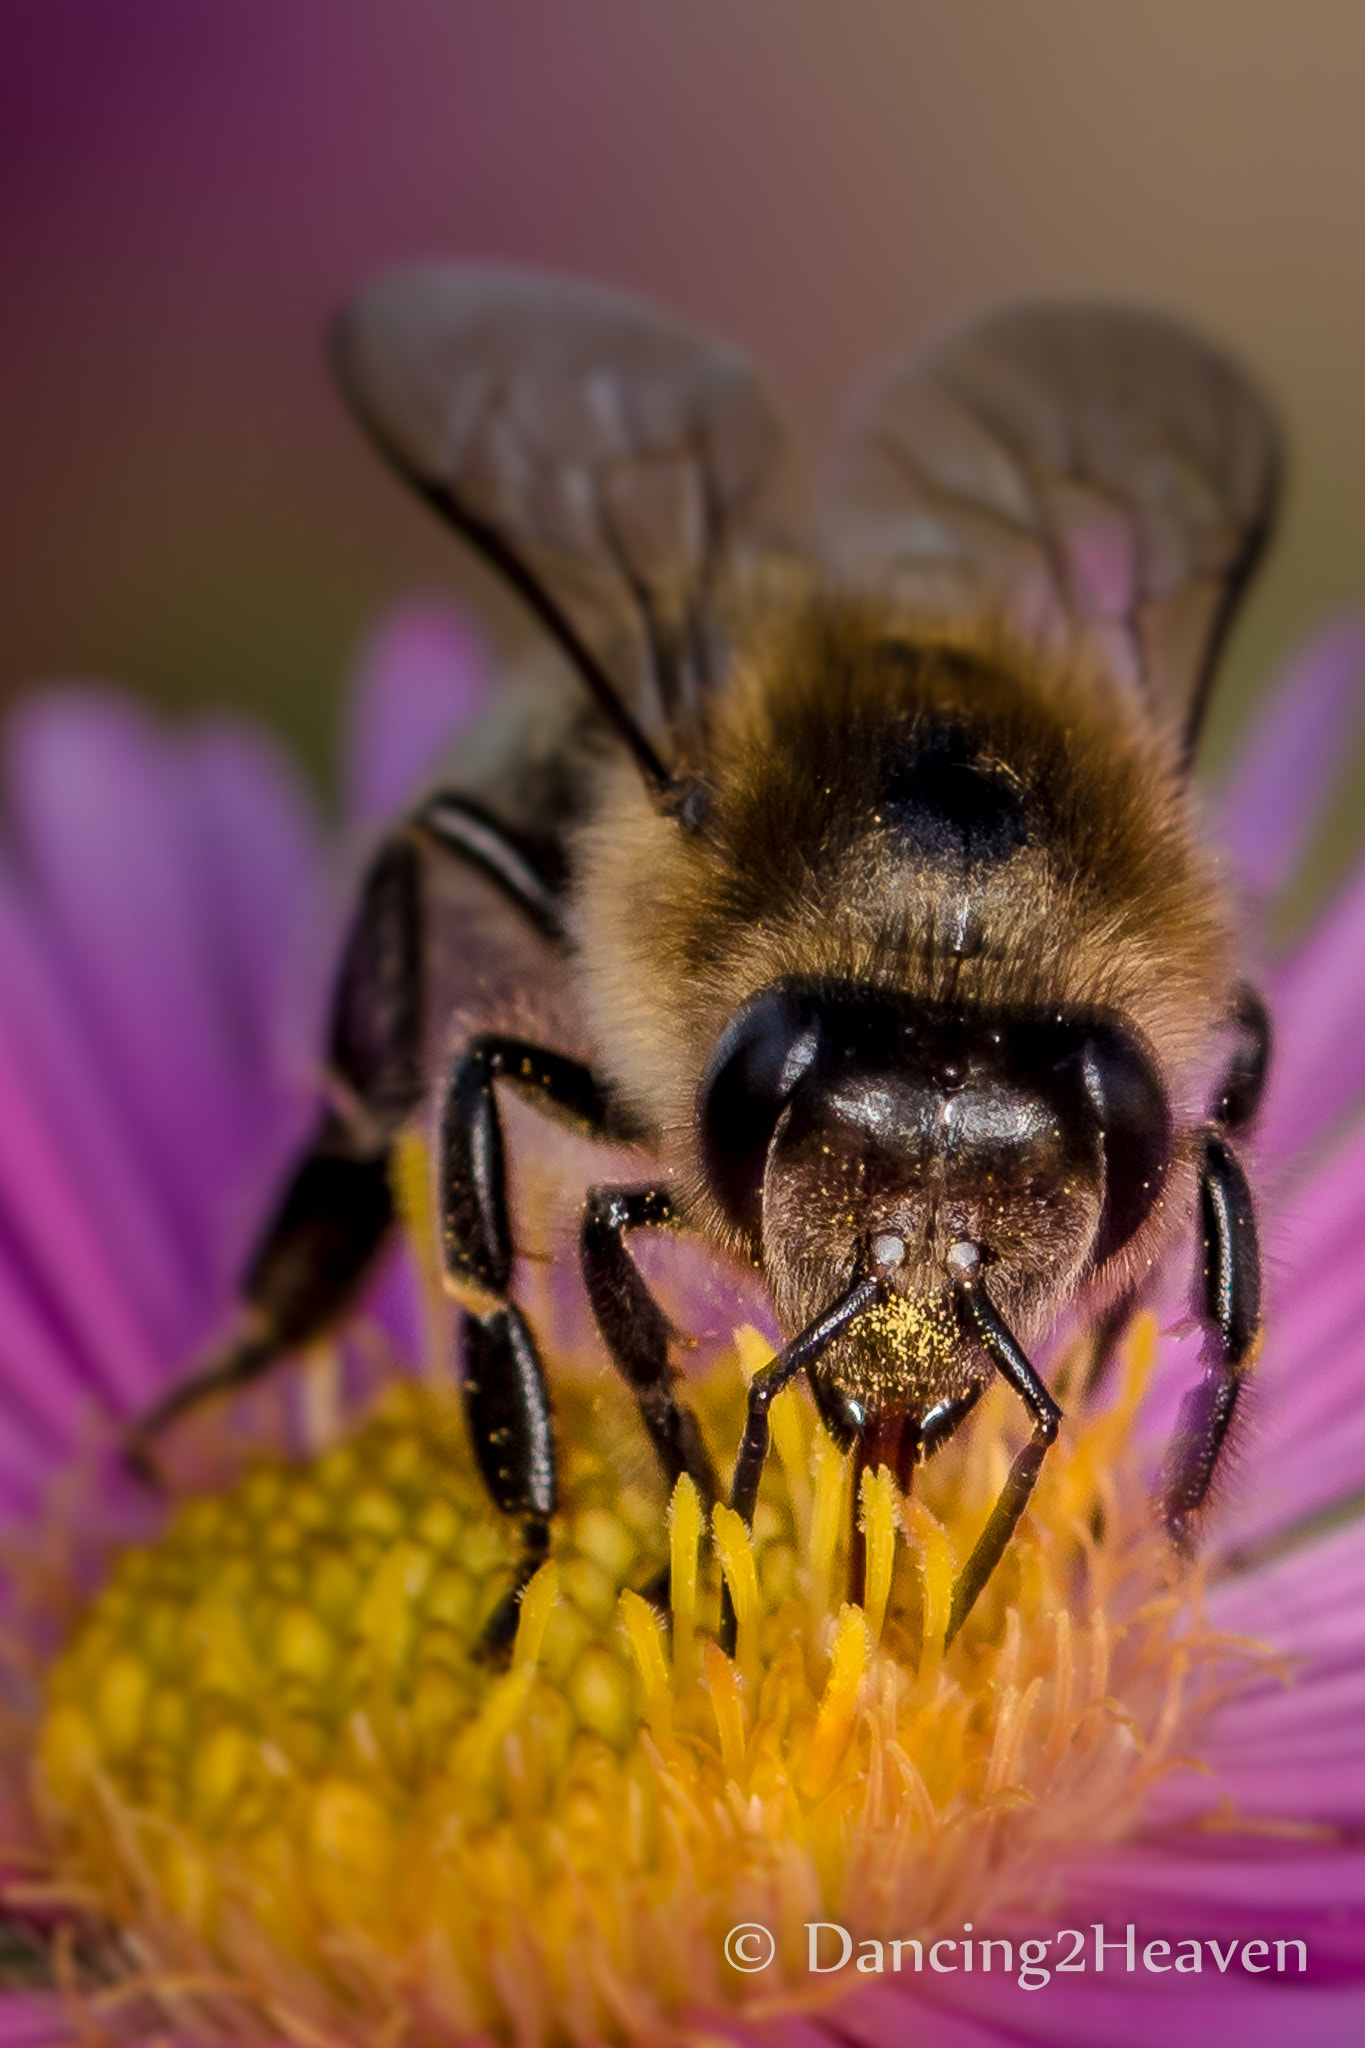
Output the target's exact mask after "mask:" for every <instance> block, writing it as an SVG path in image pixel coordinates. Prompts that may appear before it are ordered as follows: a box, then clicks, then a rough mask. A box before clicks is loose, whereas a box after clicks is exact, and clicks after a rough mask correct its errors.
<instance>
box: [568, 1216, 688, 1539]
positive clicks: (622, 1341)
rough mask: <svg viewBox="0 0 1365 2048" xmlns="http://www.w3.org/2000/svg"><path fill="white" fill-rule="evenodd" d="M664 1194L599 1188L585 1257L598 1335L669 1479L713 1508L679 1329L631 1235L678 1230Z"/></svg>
mask: <svg viewBox="0 0 1365 2048" xmlns="http://www.w3.org/2000/svg"><path fill="white" fill-rule="evenodd" d="M673 1220H674V1217H673V1203H672V1200H671V1199H670V1197H669V1194H668V1191H667V1190H666V1189H665V1188H593V1189H592V1190H591V1191H590V1192H589V1195H588V1200H587V1205H586V1207H585V1209H584V1211H583V1229H582V1235H581V1238H580V1241H579V1252H580V1258H581V1262H582V1267H583V1281H584V1285H585V1286H586V1288H587V1290H588V1298H589V1300H590V1301H591V1303H592V1309H593V1314H594V1315H595V1316H596V1318H597V1327H598V1329H599V1330H600V1331H601V1333H602V1339H603V1342H604V1343H605V1344H606V1347H607V1349H608V1351H610V1353H611V1355H612V1359H613V1362H614V1363H615V1365H616V1369H617V1371H618V1372H619V1373H620V1374H621V1377H622V1378H623V1379H624V1380H625V1382H626V1384H627V1386H628V1387H629V1388H630V1390H631V1392H632V1393H633V1394H634V1396H635V1399H636V1402H637V1404H638V1406H639V1409H640V1416H641V1419H642V1421H643V1422H644V1425H645V1428H646V1429H647V1430H648V1431H649V1434H650V1438H651V1440H652V1442H653V1445H654V1448H655V1450H656V1451H657V1452H658V1455H659V1463H660V1464H661V1465H662V1467H663V1471H664V1478H665V1479H666V1480H667V1482H668V1484H669V1486H670V1487H671V1486H673V1485H675V1484H676V1483H677V1481H678V1480H679V1479H680V1478H681V1476H682V1474H683V1473H684V1472H686V1473H687V1474H688V1475H689V1476H690V1478H691V1479H692V1480H693V1482H694V1483H695V1485H696V1487H697V1490H698V1492H699V1493H700V1494H701V1497H702V1500H703V1501H704V1502H705V1503H706V1505H707V1506H708V1507H710V1506H711V1504H712V1503H713V1502H714V1501H715V1500H716V1499H717V1498H718V1497H719V1492H720V1489H719V1487H718V1486H717V1484H716V1475H715V1471H714V1468H713V1467H712V1464H711V1460H710V1457H709V1456H708V1454H707V1450H706V1446H705V1444H704V1443H703V1442H702V1437H701V1431H700V1430H699V1429H698V1427H697V1419H696V1417H695V1416H694V1415H693V1413H692V1411H691V1410H690V1409H689V1408H686V1407H684V1406H683V1405H682V1403H681V1402H679V1401H678V1399H677V1398H676V1396H675V1394H674V1391H673V1389H674V1383H675V1379H676V1375H675V1373H674V1369H673V1365H672V1363H671V1361H670V1359H669V1355H668V1349H669V1342H670V1339H671V1338H672V1337H673V1335H674V1331H673V1327H672V1325H671V1324H670V1322H669V1320H668V1318H667V1316H666V1315H665V1314H664V1313H663V1310H662V1309H661V1308H660V1307H659V1304H658V1303H657V1301H655V1299H654V1297H653V1295H652V1294H651V1293H650V1291H649V1289H648V1288H647V1287H646V1285H645V1283H644V1281H643V1280H642V1278H641V1277H640V1269H639V1267H638V1266H637V1265H636V1263H635V1261H634V1259H633V1258H632V1257H631V1254H630V1249H629V1246H628V1245H627V1243H626V1232H627V1231H629V1230H642V1229H649V1228H651V1227H652V1228H656V1229H657V1228H658V1227H660V1226H661V1225H667V1224H670V1223H672V1222H673Z"/></svg>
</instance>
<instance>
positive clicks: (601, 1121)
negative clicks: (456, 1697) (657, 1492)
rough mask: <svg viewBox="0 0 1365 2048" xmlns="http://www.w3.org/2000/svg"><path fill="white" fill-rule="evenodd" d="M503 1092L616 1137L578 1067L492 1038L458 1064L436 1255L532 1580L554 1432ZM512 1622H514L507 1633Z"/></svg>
mask: <svg viewBox="0 0 1365 2048" xmlns="http://www.w3.org/2000/svg"><path fill="white" fill-rule="evenodd" d="M499 1081H501V1082H504V1083H506V1084H509V1085H511V1086H513V1087H517V1088H521V1089H523V1090H525V1091H526V1092H528V1093H530V1094H533V1095H534V1096H535V1097H536V1098H537V1100H538V1101H540V1102H542V1103H544V1104H545V1105H546V1106H547V1107H548V1108H550V1109H551V1110H553V1111H556V1112H558V1114H559V1115H560V1116H562V1117H564V1118H565V1119H566V1120H568V1121H569V1122H571V1123H574V1124H576V1125H578V1126H580V1127H581V1128H582V1129H584V1130H586V1131H588V1132H592V1133H601V1132H605V1131H609V1130H610V1129H611V1128H612V1119H611V1113H610V1109H609V1105H608V1103H607V1098H606V1095H605V1092H604V1090H603V1089H602V1087H601V1085H600V1083H599V1082H598V1081H597V1080H596V1078H595V1076H594V1075H593V1074H592V1073H591V1072H590V1070H589V1069H588V1068H587V1067H585V1066H583V1065H582V1064H581V1063H580V1062H579V1061H577V1060H571V1059H567V1058H566V1057H565V1056H564V1054H562V1053H556V1052H550V1051H547V1050H546V1048H545V1047H543V1046H538V1045H531V1044H528V1043H526V1042H525V1041H524V1040H522V1039H517V1038H509V1037H504V1036H501V1035H499V1034H495V1033H488V1034H485V1035H484V1036H482V1037H480V1038H476V1039H474V1040H473V1041H472V1043H471V1044H470V1045H469V1047H468V1049H467V1050H466V1051H465V1052H464V1053H463V1054H462V1055H461V1057H460V1059H459V1061H458V1062H457V1064H456V1067H455V1070H454V1072H453V1074H452V1075H451V1077H450V1082H449V1086H448V1088H447V1090H446V1098H445V1104H444V1107H443V1110H442V1115H441V1140H440V1170H439V1188H440V1205H441V1243H442V1253H443V1259H444V1264H445V1271H446V1278H447V1281H448V1283H449V1285H450V1289H451V1292H452V1293H453V1294H454V1295H455V1297H456V1299H457V1300H458V1301H460V1302H461V1303H462V1304H463V1306H464V1308H465V1311H466V1313H465V1317H464V1336H463V1343H464V1379H463V1388H462V1391H463V1397H464V1404H465V1414H466V1417H467V1418H468V1422H469V1433H470V1437H471V1439H472V1441H473V1444H474V1449H475V1453H476V1455H477V1457H478V1460H479V1466H480V1469H481V1470H482V1472H483V1476H484V1481H485V1483H486V1485H487V1487H488V1491H489V1494H490V1495H491V1497H492V1499H493V1501H494V1503H495V1505H496V1506H497V1507H499V1508H500V1509H501V1510H502V1512H503V1513H504V1514H509V1515H518V1516H520V1517H521V1519H522V1520H523V1522H524V1523H525V1525H526V1542H527V1569H528V1571H529V1570H533V1569H534V1567H535V1565H536V1564H537V1563H538V1562H539V1560H540V1558H541V1557H543V1555H544V1553H545V1548H546V1544H547V1541H548V1537H547V1533H546V1523H547V1521H548V1519H549V1517H550V1516H551V1515H552V1514H553V1513H554V1510H555V1501H556V1473H555V1448H554V1426H553V1412H552V1408H551V1403H550V1395H549V1389H548V1387H547V1385H546V1381H545V1370H544V1367H543V1365H542V1364H541V1360H540V1354H539V1352H538V1350H537V1347H536V1341H535V1338H534V1336H533V1335H532V1332H531V1329H530V1325H529V1324H528V1323H527V1321H526V1319H525V1317H524V1316H523V1315H522V1313H521V1311H520V1309H519V1308H518V1307H517V1305H516V1303H515V1302H514V1301H513V1300H512V1299H511V1294H510V1290H511V1286H512V1278H513V1268H514V1265H515V1259H516V1249H515V1246H514V1244H513V1242H512V1228H511V1220H510V1218H509V1216H508V1211H507V1169H506V1161H505V1158H504V1152H503V1132H502V1119H501V1116H500V1115H499V1111H498V1103H497V1093H496V1084H497V1083H498V1082H499ZM506 1620H507V1617H506V1616H504V1617H503V1621H506ZM514 1621H515V1616H514V1615H513V1617H512V1622H511V1623H509V1624H508V1625H509V1626H511V1625H514ZM500 1629H501V1624H499V1627H498V1628H495V1629H494V1630H493V1632H492V1634H493V1636H494V1637H496V1636H498V1634H499V1630H500Z"/></svg>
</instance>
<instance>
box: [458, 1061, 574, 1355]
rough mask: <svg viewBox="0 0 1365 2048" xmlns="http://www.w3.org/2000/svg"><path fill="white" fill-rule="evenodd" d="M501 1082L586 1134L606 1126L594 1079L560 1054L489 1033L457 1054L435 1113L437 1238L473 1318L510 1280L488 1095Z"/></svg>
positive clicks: (495, 1126) (499, 1151)
mask: <svg viewBox="0 0 1365 2048" xmlns="http://www.w3.org/2000/svg"><path fill="white" fill-rule="evenodd" d="M500 1080H501V1081H508V1082H510V1083H511V1084H512V1085H513V1086H515V1087H518V1088H522V1089H524V1090H526V1091H527V1092H528V1093H531V1094H534V1095H536V1096H538V1097H539V1098H540V1099H541V1100H542V1101H544V1102H545V1103H546V1104H547V1105H548V1106H549V1107H551V1108H553V1109H556V1110H558V1112H559V1113H560V1115H561V1116H563V1117H565V1118H567V1119H568V1120H569V1121H570V1122H572V1123H575V1124H577V1125H579V1126H580V1127H581V1128H582V1129H583V1130H585V1131H589V1132H593V1133H599V1132H605V1131H606V1130H607V1129H608V1128H609V1126H610V1112H609V1110H608V1106H607V1100H606V1096H605V1094H604V1093H603V1090H602V1088H601V1086H600V1084H599V1083H598V1081H597V1080H596V1078H595V1077H594V1075H593V1074H592V1072H591V1071H590V1069H589V1068H587V1067H585V1066H582V1065H581V1064H580V1063H579V1061H577V1060H571V1059H566V1058H565V1057H564V1055H563V1053H557V1052H547V1051H546V1050H545V1049H544V1047H542V1046H538V1045H529V1044H527V1043H526V1042H525V1041H524V1040H522V1039H518V1038H504V1037H500V1036H496V1035H494V1034H488V1035H485V1036H484V1037H481V1038H476V1039H474V1040H473V1041H472V1043H471V1044H470V1046H469V1049H468V1051H467V1052H465V1053H464V1054H463V1055H462V1056H461V1058H460V1060H459V1062H458V1064H457V1066H456V1068H455V1071H454V1073H453V1075H452V1076H451V1079H450V1085H449V1087H448V1089H447V1091H446V1099H445V1107H444V1109H443V1111H442V1116H441V1167H440V1188H441V1236H442V1243H443V1246H444V1250H445V1266H446V1275H447V1278H448V1279H449V1281H450V1284H451V1288H452V1291H453V1292H454V1293H455V1295H456V1296H457V1297H458V1298H459V1299H460V1300H461V1301H463V1302H464V1304H465V1306H466V1307H467V1308H469V1309H470V1310H472V1312H473V1313H474V1314H476V1315H479V1314H483V1313H485V1312H487V1311H489V1310H491V1309H492V1307H493V1306H494V1305H495V1304H496V1303H498V1302H501V1301H503V1300H505V1299H506V1296H507V1290H508V1288H509V1287H510V1285H511V1281H512V1261H513V1256H514V1254H513V1247H512V1237H511V1226H510V1224H509V1221H508V1216H507V1167H506V1161H505V1158H504V1151H503V1135H502V1118H501V1116H500V1115H499V1113H498V1103H497V1096H496V1094H495V1092H494V1083H495V1082H497V1081H500Z"/></svg>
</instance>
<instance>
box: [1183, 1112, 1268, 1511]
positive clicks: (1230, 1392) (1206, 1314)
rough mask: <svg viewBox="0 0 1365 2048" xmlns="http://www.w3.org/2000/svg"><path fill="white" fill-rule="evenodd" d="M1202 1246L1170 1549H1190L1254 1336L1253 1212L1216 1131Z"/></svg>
mask: <svg viewBox="0 0 1365 2048" xmlns="http://www.w3.org/2000/svg"><path fill="white" fill-rule="evenodd" d="M1199 1222H1200V1235H1201V1238H1202V1241H1203V1254H1204V1263H1203V1277H1202V1283H1201V1290H1200V1291H1201V1296H1202V1299H1201V1301H1200V1304H1199V1306H1200V1313H1201V1315H1202V1318H1203V1320H1204V1322H1205V1323H1206V1325H1207V1326H1208V1330H1209V1339H1210V1342H1209V1351H1208V1353H1207V1354H1206V1357H1207V1361H1208V1362H1207V1363H1206V1366H1205V1370H1204V1377H1203V1379H1202V1380H1201V1381H1200V1383H1199V1385H1198V1386H1197V1387H1195V1388H1193V1389H1192V1390H1191V1392H1190V1393H1188V1394H1187V1395H1186V1396H1185V1399H1184V1401H1183V1402H1182V1403H1181V1408H1180V1420H1179V1423H1178V1424H1177V1427H1176V1435H1175V1441H1174V1444H1173V1445H1172V1449H1171V1454H1170V1457H1169V1459H1168V1461H1167V1467H1166V1483H1165V1487H1164V1490H1163V1497H1162V1510H1163V1513H1164V1515H1165V1518H1166V1527H1167V1529H1168V1530H1169V1531H1170V1534H1171V1538H1172V1541H1173V1542H1174V1543H1175V1545H1176V1547H1177V1549H1179V1550H1182V1551H1185V1550H1188V1548H1189V1547H1190V1543H1191V1539H1192V1535H1193V1525H1194V1522H1195V1519H1196V1518H1197V1516H1198V1514H1199V1510H1200V1509H1201V1508H1202V1507H1203V1505H1204V1502H1205V1500H1206V1499H1207V1497H1208V1492H1209V1487H1210V1485H1211V1484H1212V1482H1213V1475H1214V1473H1215V1471H1216V1470H1217V1466H1218V1459H1219V1456H1220V1453H1221V1452H1222V1449H1223V1445H1224V1444H1225V1443H1226V1441H1227V1436H1228V1431H1229V1429H1230V1428H1231V1426H1232V1419H1233V1416H1234V1415H1235V1413H1236V1411H1237V1403H1238V1399H1239V1397H1240V1395H1241V1392H1242V1388H1243V1386H1244V1385H1245V1383H1246V1379H1247V1376H1248V1374H1249V1373H1250V1370H1251V1368H1252V1366H1253V1365H1254V1364H1255V1361H1256V1350H1257V1347H1258V1344H1259V1340H1260V1334H1261V1251H1260V1241H1259V1238H1258V1236H1257V1231H1256V1211H1255V1208H1254V1206H1253V1203H1252V1199H1251V1190H1250V1188H1249V1187H1248V1186H1247V1180H1246V1175H1245V1174H1244V1173H1243V1172H1242V1168H1241V1165H1240V1164H1239V1162H1238V1159H1237V1155H1236V1154H1235V1152H1234V1151H1233V1149H1232V1147H1231V1145H1230V1144H1229V1143H1228V1141H1227V1139H1226V1138H1225V1137H1224V1136H1223V1135H1222V1133H1221V1131H1219V1130H1217V1129H1216V1128H1211V1129H1210V1130H1209V1131H1208V1132H1207V1133H1206V1135H1205V1138H1204V1161H1203V1168H1202V1171H1201V1174H1200V1180H1199Z"/></svg>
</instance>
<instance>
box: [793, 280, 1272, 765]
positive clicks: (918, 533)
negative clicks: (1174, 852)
mask: <svg viewBox="0 0 1365 2048" xmlns="http://www.w3.org/2000/svg"><path fill="white" fill-rule="evenodd" d="M1279 466H1280V465H1279V449H1278V439H1277V434H1276V429H1275V422H1274V419H1273V417H1272V415H1271V413H1270V410H1269V408H1268V406H1267V405H1266V403H1265V401H1264V400H1263V399H1262V398H1261V396H1260V395H1259V393H1258V392H1257V391H1256V390H1255V388H1254V387H1253V386H1252V385H1251V384H1250V383H1249V382H1248V381H1247V379H1246V378H1245V377H1244V376H1243V374H1242V373H1241V371H1240V370H1238V369H1237V368H1236V367H1235V366H1234V365H1233V364H1232V363H1231V362H1229V361H1228V360H1227V358H1226V357H1224V356H1222V355H1220V354H1219V353H1218V352H1217V351H1216V350H1214V349H1212V348H1210V347H1209V346H1208V345H1207V344H1206V343H1205V342H1203V341H1201V340H1200V339H1199V338H1198V337H1197V336H1195V335H1193V334H1191V333H1189V332H1188V331H1187V330H1185V329H1184V328H1182V327H1180V326H1178V325H1176V324H1175V323H1174V322H1172V321H1168V320H1164V319H1160V318H1158V317H1155V316H1153V315H1151V314H1146V313H1138V312H1133V311H1128V310H1123V309H1119V308H1116V307H1105V306H1084V305H1055V306H1049V305H1040V306H1024V307H1020V308H1014V309H1009V310H1006V311H1002V312H999V313H995V314H990V315H987V316H986V317H985V318H983V319H981V320H980V321H978V322H976V323H974V324H973V325H971V326H969V327H968V328H966V329H964V330H962V331H960V332H958V333H956V334H954V335H951V336H950V337H949V338H948V339H947V340H945V341H944V342H942V343H941V344H940V345H939V346H938V347H937V348H934V349H932V350H931V351H929V352H927V353H925V354H924V355H922V356H920V357H918V358H917V359H915V360H913V361H911V362H910V363H909V364H907V365H906V366H905V367H904V368H903V369H901V370H899V371H897V372H895V373H893V375H892V376H891V377H890V379H889V381H888V382H887V383H886V384H885V385H883V386H882V388H881V389H880V390H879V391H877V392H875V393H874V394H873V396H872V398H871V401H870V403H869V404H868V405H867V406H866V407H865V410H864V412H863V414H862V417H861V420H860V421H859V422H858V423H857V426H856V429H855V433H854V435H853V437H852V439H851V442H850V445H849V449H848V452H847V458H846V464H845V467H844V470H843V472H842V476H841V477H840V479H839V481H838V486H837V489H836V493H835V498H834V504H833V512H834V522H835V525H834V536H833V542H832V548H831V553H832V557H833V561H834V565H835V569H836V573H838V574H839V575H840V576H841V577H842V579H843V580H846V581H853V582H855V583H856V582H862V581H864V580H866V579H869V578H871V579H872V580H873V581H874V582H875V584H876V586H877V587H878V588H879V589H881V590H883V591H889V592H890V593H891V594H892V595H893V597H900V598H902V599H903V600H904V601H905V602H906V603H907V604H909V605H912V606H913V607H914V608H915V609H916V610H917V611H920V612H924V611H928V612H929V613H930V614H931V615H935V616H942V617H943V618H944V619H945V620H947V621H950V620H951V619H953V618H954V617H957V618H978V617H980V616H981V614H982V612H983V610H985V611H987V612H989V613H994V614H997V615H999V614H1003V615H1004V616H1005V617H1006V618H1007V619H1008V620H1010V622H1011V623H1012V624H1013V625H1014V626H1015V627H1016V628H1017V629H1019V630H1021V631H1022V632H1023V633H1024V634H1025V635H1027V636H1028V637H1029V638H1031V639H1033V640H1035V641H1036V642H1038V643H1040V644H1042V645H1045V646H1050V647H1053V648H1056V649H1058V650H1067V649H1081V650H1084V651H1087V652H1091V653H1095V654H1098V655H1099V657H1100V659H1101V660H1102V662H1103V663H1104V665H1105V667H1106V668H1107V669H1108V671H1109V672H1110V674H1111V675H1112V676H1113V677H1114V678H1115V679H1116V680H1117V681H1118V682H1119V683H1121V684H1123V685H1125V686H1128V687H1131V688H1135V689H1141V690H1144V691H1145V692H1146V693H1148V696H1149V699H1150V701H1151V702H1152V704H1153V706H1154V708H1155V709H1156V710H1157V712H1158V714H1159V715H1160V716H1162V717H1163V718H1167V719H1170V720H1171V721H1173V722H1175V723H1176V724H1177V725H1178V726H1179V727H1180V728H1182V729H1183V731H1184V733H1185V735H1186V740H1187V744H1188V745H1190V746H1192V745H1193V743H1194V740H1195V738H1196V737H1197V734H1198V730H1199V723H1200V719H1201V716H1202V712H1203V707H1204V702H1205V698H1206V695H1207V691H1208V685H1209V682H1210V679H1211V676H1212V673H1213V668H1214V665H1215V663H1216V660H1217V656H1218V652H1219V649H1220V647H1221V644H1222V641H1223V637H1224V635H1225V633H1226V631H1227V628H1228V626H1229V624H1230V623H1231V619H1232V615H1233V612H1234V610H1235V608H1236V605H1237V601H1238V598H1239V596H1240V594H1241V591H1242V589H1243V587H1244V585H1245V584H1246V582H1247V579H1248V578H1249V576H1250V574H1251V572H1252V570H1253V569H1254V567H1255V565H1256V561H1257V559H1258V557H1259V555H1260V553H1261V550H1262V548H1263V546H1264V544H1265V542H1266V539H1267V537H1268V535H1269V531H1270V527H1271V523H1272V520H1273V516H1274V510H1275V502H1276V497H1277V483H1278V476H1279Z"/></svg>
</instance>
